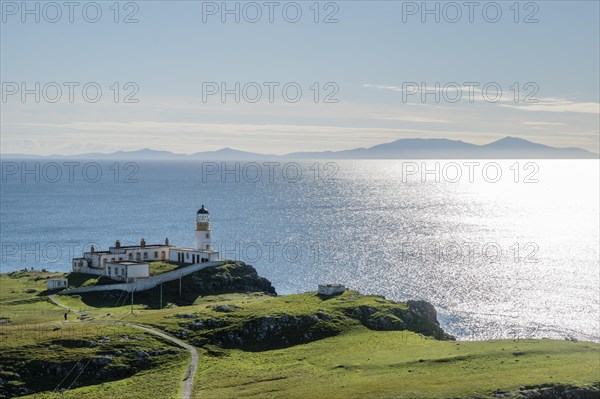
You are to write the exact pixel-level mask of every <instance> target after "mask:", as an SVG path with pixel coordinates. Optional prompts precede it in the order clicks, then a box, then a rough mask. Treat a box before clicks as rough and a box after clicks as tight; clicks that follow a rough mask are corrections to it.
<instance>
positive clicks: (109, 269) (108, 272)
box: [108, 266, 111, 276]
mask: <svg viewBox="0 0 600 399" xmlns="http://www.w3.org/2000/svg"><path fill="white" fill-rule="evenodd" d="M110 271H111V270H110V266H109V267H108V275H109V276H110Z"/></svg>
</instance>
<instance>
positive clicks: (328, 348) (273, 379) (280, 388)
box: [195, 327, 600, 399]
mask: <svg viewBox="0 0 600 399" xmlns="http://www.w3.org/2000/svg"><path fill="white" fill-rule="evenodd" d="M212 349H213V350H214V352H212V354H211V352H207V354H206V355H205V356H204V357H203V361H202V362H201V370H200V375H199V377H200V378H199V379H198V382H197V384H196V387H195V392H196V395H197V396H196V397H198V398H228V397H244V398H299V399H300V398H332V399H335V398H340V399H342V398H343V399H348V398H366V397H368V398H447V397H472V396H481V397H487V396H490V395H491V393H492V392H493V391H495V390H497V389H509V390H515V391H518V387H519V386H520V385H537V384H544V383H553V384H557V383H569V384H575V385H578V386H583V385H587V384H592V383H594V382H597V381H599V380H600V375H599V373H600V370H599V361H598V359H599V356H600V346H599V345H598V344H591V343H585V342H580V343H574V342H567V341H554V340H537V341H528V342H524V341H520V342H515V341H512V340H502V341H483V342H452V341H438V340H434V339H431V338H424V337H422V336H420V335H418V334H415V333H410V332H402V331H387V332H374V331H370V330H367V329H366V328H362V327H360V328H356V329H354V330H353V331H352V332H349V333H344V334H342V335H339V336H336V337H331V338H326V339H323V340H320V341H316V342H312V343H309V344H305V345H298V346H294V347H290V348H286V349H279V350H273V351H267V352H244V351H241V350H221V349H217V348H212Z"/></svg>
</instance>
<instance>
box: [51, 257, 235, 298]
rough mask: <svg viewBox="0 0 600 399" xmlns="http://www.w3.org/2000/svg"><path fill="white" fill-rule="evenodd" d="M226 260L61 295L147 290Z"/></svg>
mask: <svg viewBox="0 0 600 399" xmlns="http://www.w3.org/2000/svg"><path fill="white" fill-rule="evenodd" d="M224 264H225V262H207V263H200V264H197V265H191V266H185V267H182V268H179V269H176V270H171V271H170V272H166V273H162V274H159V275H158V276H153V277H148V278H145V279H141V280H136V281H135V282H134V283H120V284H108V285H94V286H91V287H82V288H74V289H72V290H65V291H61V292H60V293H59V294H60V295H71V294H81V293H84V292H98V291H110V290H118V291H126V292H131V290H132V289H133V291H134V292H136V291H145V290H149V289H151V288H154V287H156V286H158V285H159V284H161V283H166V282H168V281H173V280H177V279H178V278H179V277H183V276H187V275H188V274H192V273H194V272H197V271H198V270H202V269H207V268H209V267H215V266H221V265H224Z"/></svg>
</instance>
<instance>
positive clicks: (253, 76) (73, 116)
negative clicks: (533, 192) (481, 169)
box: [0, 1, 600, 154]
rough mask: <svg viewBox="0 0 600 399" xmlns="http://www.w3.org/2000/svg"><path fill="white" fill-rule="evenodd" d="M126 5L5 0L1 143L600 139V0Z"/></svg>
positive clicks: (284, 146)
mask: <svg viewBox="0 0 600 399" xmlns="http://www.w3.org/2000/svg"><path fill="white" fill-rule="evenodd" d="M23 4H27V7H28V9H27V10H24V9H23ZM114 4H115V3H114V2H112V1H106V2H102V1H100V2H97V3H93V2H74V5H73V6H66V5H64V2H62V1H58V2H56V3H48V2H36V1H29V2H27V3H22V2H21V1H18V2H12V1H2V2H1V8H2V24H1V61H0V66H1V81H2V102H1V106H2V120H1V128H2V132H1V133H2V134H1V152H2V153H37V154H52V153H61V154H76V153H83V152H91V151H101V152H111V151H117V150H134V149H140V148H154V149H164V150H170V151H174V152H185V153H191V152H197V151H205V150H214V149H218V148H221V147H225V146H228V147H233V148H237V149H241V150H246V151H256V152H263V153H286V152H292V151H301V150H339V149H347V148H354V147H359V146H370V145H375V144H378V143H381V142H385V141H392V140H395V139H398V138H408V137H446V138H451V139H460V140H465V141H469V142H474V143H487V142H490V141H493V140H495V139H498V138H501V137H504V136H507V135H511V136H518V137H523V138H526V139H530V140H533V141H537V142H541V143H545V144H548V145H555V146H577V147H582V148H586V149H588V150H591V151H595V152H598V145H599V140H598V137H599V123H600V122H599V118H600V105H599V90H600V82H599V47H600V44H599V35H600V31H599V29H600V28H599V20H600V16H599V13H600V10H599V2H598V1H579V2H577V1H538V2H519V3H516V5H515V2H513V1H500V2H496V3H494V2H471V3H468V2H463V1H459V2H455V3H453V2H437V3H436V2H429V3H427V4H426V5H425V7H426V8H427V10H424V8H423V4H422V2H420V1H419V2H401V1H397V2H394V1H336V2H319V3H316V5H315V2H313V1H299V2H285V1H281V2H280V1H273V2H268V1H259V2H256V3H253V2H227V3H226V4H225V5H224V3H222V2H220V1H219V2H200V1H197V2H194V1H168V2H167V1H138V2H120V3H117V6H118V7H115V5H114ZM70 7H72V8H70ZM224 7H226V8H227V10H224ZM436 9H437V11H436ZM236 10H237V11H236ZM317 10H318V13H317ZM99 11H100V12H101V15H99V14H98V12H99ZM117 11H118V14H117ZM228 11H229V13H228ZM427 11H430V12H427ZM299 12H300V13H301V15H300V14H299ZM259 13H260V15H259ZM70 14H71V15H70ZM236 17H237V18H239V22H237V21H236ZM436 17H437V18H439V22H437V21H436ZM36 18H39V22H38V21H36ZM70 19H72V20H73V22H70ZM115 19H116V20H117V21H118V22H115ZM223 19H225V22H223ZM125 20H127V21H129V22H131V23H124V21H125ZM136 20H137V22H135V21H136ZM515 20H516V22H515ZM53 21H54V22H53ZM94 21H97V22H94ZM294 21H296V22H294ZM315 21H316V22H315ZM326 21H327V22H326ZM494 21H495V22H494ZM36 83H37V84H39V85H38V86H36ZM236 84H237V85H239V86H236ZM436 85H437V87H438V88H436ZM84 86H85V87H86V94H85V95H84V94H83V93H82V89H83V87H84ZM236 87H238V88H239V89H236ZM98 88H100V89H101V91H102V93H101V95H99V96H97V95H96V94H97V89H98ZM117 88H118V98H115V96H116V94H117ZM317 88H318V89H317ZM484 88H485V90H483V89H484ZM58 89H60V91H58ZM223 89H225V90H226V92H225V93H226V94H225V95H224V97H222V93H223ZM298 89H300V90H301V92H302V93H301V94H299V92H298ZM23 90H28V91H27V92H24V91H23ZM259 90H260V95H259ZM70 91H72V97H73V98H69V94H70ZM36 96H37V97H38V98H36ZM127 96H129V97H127ZM236 96H237V97H238V98H237V99H236ZM271 96H272V98H270V97H271ZM126 98H127V101H126ZM131 100H137V102H129V101H131ZM236 100H237V101H236ZM36 101H38V102H36ZM94 101H96V102H94Z"/></svg>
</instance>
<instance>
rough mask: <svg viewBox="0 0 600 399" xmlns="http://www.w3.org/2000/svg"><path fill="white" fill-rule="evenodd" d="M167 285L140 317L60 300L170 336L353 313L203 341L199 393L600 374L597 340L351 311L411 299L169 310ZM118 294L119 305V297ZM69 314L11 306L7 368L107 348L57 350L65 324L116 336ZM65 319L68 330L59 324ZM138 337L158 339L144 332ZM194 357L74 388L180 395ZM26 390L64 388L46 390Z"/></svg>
mask: <svg viewBox="0 0 600 399" xmlns="http://www.w3.org/2000/svg"><path fill="white" fill-rule="evenodd" d="M46 277H47V276H44V275H40V274H36V273H34V274H23V275H21V276H20V277H19V278H14V277H13V278H12V279H11V278H9V277H7V276H6V275H1V276H0V279H2V280H0V282H2V283H5V282H7V283H8V284H3V286H2V287H1V289H0V292H1V293H2V295H3V300H13V299H19V300H21V299H24V298H31V297H35V295H38V294H39V293H40V292H42V291H43V289H45V278H46ZM26 287H32V288H33V289H36V293H29V294H26V293H24V292H23V291H24V290H25V289H26ZM40 290H42V291H40ZM157 292H158V291H156V290H155V291H152V292H151V293H148V294H147V295H146V297H143V296H141V295H140V297H141V298H142V299H141V302H138V301H136V303H135V305H134V314H133V315H131V314H130V312H131V307H130V297H129V296H128V295H125V294H123V295H119V294H120V293H118V292H117V293H116V294H113V296H102V295H95V296H84V297H81V296H77V295H74V296H59V299H60V300H61V301H62V302H63V303H65V304H66V305H68V306H69V307H71V308H74V309H78V310H83V311H86V312H87V313H88V314H89V319H90V320H93V321H104V320H113V321H114V320H124V321H130V322H135V323H137V324H143V325H149V326H153V327H156V328H160V329H163V330H165V331H167V332H170V333H177V332H178V331H179V330H180V329H181V323H187V322H190V321H191V320H193V319H191V320H190V319H188V318H182V317H177V316H176V315H179V314H192V315H193V316H194V318H196V319H198V320H207V319H218V320H224V321H226V322H227V324H228V327H227V328H241V327H242V326H244V325H245V323H248V322H249V321H252V320H255V319H257V318H261V317H266V316H274V317H278V316H279V315H289V316H305V315H313V314H316V313H322V314H326V315H328V316H330V317H335V318H337V317H341V318H340V319H338V320H340V321H339V322H336V324H335V328H336V329H337V332H338V333H339V335H336V336H332V337H328V338H323V339H320V340H317V341H314V342H310V343H307V344H302V345H295V346H290V347H286V348H282V349H272V348H262V349H260V350H258V351H244V350H241V349H223V348H219V347H217V346H214V345H204V346H203V347H201V348H200V351H201V359H200V369H199V372H198V374H197V375H196V378H195V389H194V397H196V398H233V397H236V398H238V397H239V398H257V399H258V398H266V399H269V398H302V399H304V398H315V399H319V398H328V399H335V398H340V399H341V398H344V399H346V398H348V399H352V398H373V399H375V398H382V399H383V398H448V397H455V398H467V397H482V398H484V397H485V398H487V397H492V393H493V392H494V391H495V390H497V389H503V390H512V391H518V389H519V386H521V385H529V386H535V385H541V384H572V385H576V386H585V385H590V384H593V383H597V382H599V381H600V360H599V359H600V345H599V344H596V343H589V342H570V341H560V340H546V339H542V340H527V341H513V340H499V341H478V342H477V341H473V342H464V341H463V342H453V341H443V340H435V339H432V338H428V337H423V336H421V335H420V334H416V333H413V332H408V331H373V330H369V329H368V328H366V327H364V326H363V325H362V324H361V323H360V322H359V321H358V320H355V319H353V318H349V317H346V318H343V317H342V316H344V315H347V314H348V311H350V310H352V309H354V308H357V307H359V306H369V307H376V308H377V309H379V310H380V312H381V313H382V314H383V313H384V312H385V311H386V309H389V308H394V307H396V308H400V309H406V308H407V305H406V304H401V303H393V302H391V301H387V300H384V299H383V298H382V297H379V296H373V295H360V294H358V293H356V292H346V293H344V294H342V295H339V296H335V297H332V298H328V299H324V298H321V297H319V296H318V295H316V294H315V293H314V292H309V293H304V294H296V295H286V296H280V297H273V296H269V295H265V294H261V293H235V294H221V295H207V296H201V295H200V294H201V293H198V294H197V295H195V296H191V297H189V298H186V301H184V302H180V301H179V298H178V297H177V295H176V294H174V293H173V291H172V290H171V294H167V295H165V296H164V298H163V307H164V308H163V309H162V310H158V309H157V303H158V301H159V300H158V298H156V294H157ZM165 292H167V291H166V290H165ZM136 298H138V297H136ZM188 301H191V302H188ZM117 303H118V304H119V306H115V304H117ZM182 303H186V305H185V306H184V305H182ZM178 304H179V305H178ZM217 305H226V306H232V307H233V308H234V311H232V312H229V313H226V312H218V311H216V310H215V309H214V307H215V306H217ZM233 305H235V306H233ZM63 314H64V310H63V309H61V308H59V307H57V306H55V305H53V304H52V303H49V302H48V301H47V300H46V299H45V298H43V297H41V298H39V299H38V300H34V301H32V302H17V303H12V304H4V305H2V306H1V307H0V317H7V318H8V319H9V320H10V325H8V326H6V325H4V326H2V327H1V328H0V334H2V343H1V344H0V353H2V358H3V361H2V362H1V363H2V364H3V365H4V363H5V362H4V359H5V358H6V356H7V355H6V354H16V355H18V356H19V357H22V358H26V359H38V360H51V359H58V360H57V361H63V362H64V361H67V360H68V359H72V358H71V357H70V356H73V357H78V356H80V355H81V354H83V353H84V352H86V351H88V352H89V353H90V354H91V353H92V352H93V350H94V349H95V348H75V349H73V348H69V350H63V349H60V348H59V350H58V351H57V350H56V347H55V349H54V351H51V350H50V349H49V348H50V345H49V342H50V341H51V340H52V339H51V338H52V334H58V333H60V332H61V331H62V332H63V334H64V333H67V332H68V331H69V329H75V336H76V337H80V338H83V337H90V336H93V337H97V336H99V335H109V334H111V332H110V331H109V330H106V329H109V327H110V326H107V325H98V324H91V323H88V322H85V321H81V320H79V319H78V318H77V317H76V316H75V315H70V316H69V317H70V318H69V323H63V322H62V317H63ZM376 316H377V314H376V315H374V317H376ZM57 327H60V328H61V329H60V330H54V329H55V328H57ZM325 327H327V325H325ZM86 328H87V330H86ZM23 330H24V331H23ZM212 332H214V331H211V330H209V331H191V330H190V335H189V336H188V337H187V339H188V341H189V342H192V343H193V342H196V341H195V339H197V338H199V337H202V334H205V333H212ZM78 334H79V335H78ZM130 334H135V335H138V336H139V335H144V337H146V335H145V334H144V333H142V332H140V331H137V330H136V331H132V332H131V333H130ZM146 338H147V339H145V340H144V341H143V342H139V344H140V345H151V346H153V345H160V346H163V347H165V346H168V345H170V344H169V343H167V342H161V341H160V340H157V339H156V338H154V337H151V336H147V337H146ZM136 344H137V343H136ZM107 350H108V348H107ZM86 353H87V352H86ZM10 356H13V355H10ZM187 356H188V354H187V352H186V351H182V352H181V356H180V357H178V358H177V359H167V358H165V361H164V362H162V363H161V362H159V363H158V364H156V365H155V366H154V367H153V368H151V369H145V370H139V371H138V372H136V373H135V374H134V375H133V376H132V377H130V378H127V379H123V380H117V381H112V382H107V383H103V384H99V385H90V386H86V387H80V388H77V389H74V390H72V391H70V392H68V393H66V394H65V397H66V398H84V399H88V398H89V399H92V398H93V399H96V398H98V397H113V398H124V397H127V398H134V399H138V398H139V399H142V398H143V399H147V398H148V397H160V398H171V397H176V395H177V394H178V389H179V387H180V383H181V378H182V375H183V373H184V369H185V367H186V366H187ZM0 391H1V390H0ZM26 397H27V398H30V399H42V398H43V399H46V398H48V399H50V398H56V397H57V396H56V394H54V395H51V394H49V393H39V394H35V395H30V396H26Z"/></svg>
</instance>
